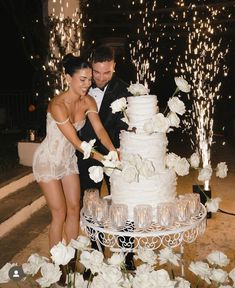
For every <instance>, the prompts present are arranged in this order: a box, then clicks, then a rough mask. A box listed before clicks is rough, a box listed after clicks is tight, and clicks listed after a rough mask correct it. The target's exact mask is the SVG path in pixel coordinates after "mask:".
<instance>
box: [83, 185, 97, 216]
mask: <svg viewBox="0 0 235 288" xmlns="http://www.w3.org/2000/svg"><path fill="white" fill-rule="evenodd" d="M99 198H100V196H99V190H98V189H93V188H92V189H86V190H85V191H84V196H83V208H84V213H85V215H87V216H92V213H93V205H94V204H95V203H97V201H98V200H99Z"/></svg>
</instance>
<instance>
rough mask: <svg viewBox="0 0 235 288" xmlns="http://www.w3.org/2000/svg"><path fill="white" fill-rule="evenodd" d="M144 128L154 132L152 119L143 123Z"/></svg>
mask: <svg viewBox="0 0 235 288" xmlns="http://www.w3.org/2000/svg"><path fill="white" fill-rule="evenodd" d="M143 130H144V131H145V132H147V133H149V134H151V133H153V131H154V129H153V123H152V121H148V122H145V123H144V125H143Z"/></svg>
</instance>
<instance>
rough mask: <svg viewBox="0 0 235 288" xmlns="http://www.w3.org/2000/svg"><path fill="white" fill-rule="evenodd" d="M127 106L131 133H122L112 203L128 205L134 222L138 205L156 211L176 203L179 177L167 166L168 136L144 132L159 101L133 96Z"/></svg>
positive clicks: (128, 99)
mask: <svg viewBox="0 0 235 288" xmlns="http://www.w3.org/2000/svg"><path fill="white" fill-rule="evenodd" d="M127 103H128V105H127V110H126V112H127V116H128V122H129V130H128V131H122V132H121V133H120V158H121V163H122V169H121V170H116V169H115V170H114V171H113V173H112V175H111V177H110V183H111V196H112V202H113V203H125V204H127V205H128V213H129V218H130V219H133V208H134V207H135V206H136V205H139V204H150V205H151V206H152V207H153V208H155V207H156V206H157V204H159V203H162V202H169V201H173V200H174V199H175V197H176V174H175V172H174V171H173V170H171V169H168V168H166V165H165V157H166V153H167V144H168V140H167V137H166V133H159V132H153V133H148V132H146V131H145V130H146V129H145V125H146V123H149V122H150V121H151V119H153V117H154V116H155V115H156V114H157V113H158V106H157V97H156V96H155V95H143V96H131V97H128V98H127ZM125 176H126V177H125Z"/></svg>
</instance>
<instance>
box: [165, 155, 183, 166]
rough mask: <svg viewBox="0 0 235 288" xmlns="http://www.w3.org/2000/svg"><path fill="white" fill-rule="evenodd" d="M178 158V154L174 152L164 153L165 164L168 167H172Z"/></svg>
mask: <svg viewBox="0 0 235 288" xmlns="http://www.w3.org/2000/svg"><path fill="white" fill-rule="evenodd" d="M178 159H180V157H179V156H178V155H176V154H175V153H169V154H167V155H166V166H167V167H168V168H174V167H175V163H176V162H177V160H178Z"/></svg>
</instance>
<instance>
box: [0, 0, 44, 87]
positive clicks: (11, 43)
mask: <svg viewBox="0 0 235 288" xmlns="http://www.w3.org/2000/svg"><path fill="white" fill-rule="evenodd" d="M26 2H28V3H27V5H26V4H25V3H26ZM37 2H40V1H38V0H37ZM11 4H12V6H11ZM34 4H35V1H34V0H32V1H31V3H30V1H23V0H19V1H18V0H9V1H8V0H7V1H6V0H0V35H1V44H0V45H1V54H2V57H1V68H2V69H1V70H2V73H1V81H0V89H1V90H9V91H11V90H29V89H31V87H32V79H33V75H34V68H33V66H32V65H31V64H30V62H29V61H28V60H27V56H26V54H25V53H24V47H23V45H22V43H21V41H20V39H21V36H20V28H21V27H29V26H30V18H28V19H27V16H28V15H27V14H31V16H32V17H34V18H35V17H36V14H37V13H38V15H39V17H40V13H41V11H40V5H36V6H35V5H34ZM29 5H30V6H29ZM33 6H34V8H33ZM12 7H13V8H12ZM25 7H26V8H29V9H27V11H25ZM35 7H36V8H35ZM32 8H33V9H34V10H35V11H34V13H32ZM14 15H15V16H16V17H17V21H19V22H20V23H23V24H22V26H20V25H17V24H16V21H15V19H14ZM21 31H22V30H21Z"/></svg>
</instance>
